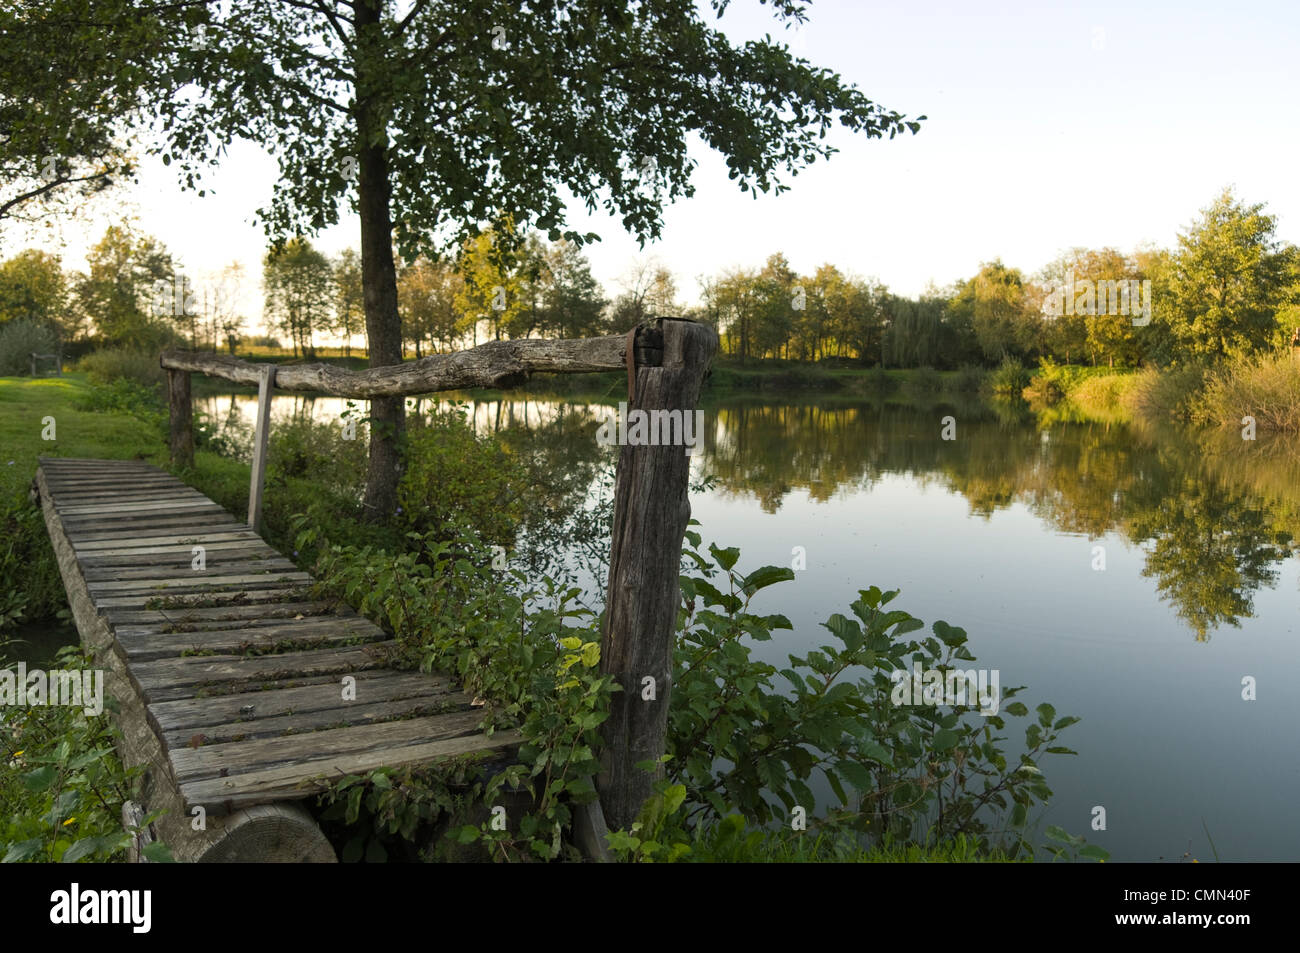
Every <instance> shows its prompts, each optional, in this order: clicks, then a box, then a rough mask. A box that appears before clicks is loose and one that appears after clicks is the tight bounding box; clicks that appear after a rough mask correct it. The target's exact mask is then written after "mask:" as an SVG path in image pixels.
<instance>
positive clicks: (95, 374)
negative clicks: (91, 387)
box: [77, 347, 167, 391]
mask: <svg viewBox="0 0 1300 953" xmlns="http://www.w3.org/2000/svg"><path fill="white" fill-rule="evenodd" d="M77 370H78V371H81V372H82V373H84V374H85V375H86V377H87V379H88V380H90V381H91V382H92V383H95V384H111V383H113V382H114V381H117V380H129V381H134V382H135V383H137V384H143V385H145V386H147V387H152V388H156V389H158V390H159V391H161V390H162V386H163V382H164V381H165V380H166V379H167V372H166V371H164V370H163V369H162V366H161V365H160V364H159V363H158V354H157V353H156V352H152V351H143V350H139V349H137V348H129V347H108V348H102V349H100V350H98V351H92V352H91V353H90V354H87V355H86V356H85V357H83V358H82V359H81V360H80V361H78V362H77Z"/></svg>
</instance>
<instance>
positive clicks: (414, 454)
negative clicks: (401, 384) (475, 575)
mask: <svg viewBox="0 0 1300 953" xmlns="http://www.w3.org/2000/svg"><path fill="white" fill-rule="evenodd" d="M414 422H415V421H414V419H413V423H414ZM526 485H527V475H526V473H525V471H524V468H523V467H522V466H521V465H520V464H519V463H518V461H517V460H515V459H514V458H513V457H512V456H511V455H510V454H508V453H507V452H506V451H505V449H504V448H503V447H502V446H501V445H500V444H499V443H498V442H497V441H496V440H495V439H492V438H486V437H479V436H478V435H476V434H475V433H474V428H473V427H472V426H471V425H470V423H469V422H468V421H467V419H466V410H465V407H464V405H459V404H449V405H446V406H443V407H439V408H435V409H434V410H433V411H432V412H431V413H430V414H429V416H428V417H427V418H425V419H424V421H423V425H422V426H421V425H416V426H412V427H410V428H409V429H408V431H407V435H406V464H405V468H404V472H403V474H402V478H401V481H400V482H399V483H398V486H397V502H398V505H399V506H400V508H401V511H400V512H399V513H397V514H396V519H397V522H398V523H399V524H400V525H402V526H403V527H404V528H405V529H406V530H407V531H409V532H415V533H421V534H423V533H429V532H433V533H435V534H440V535H441V534H444V533H450V532H451V529H450V528H451V527H454V526H459V525H461V524H462V523H463V524H466V525H469V526H472V527H474V529H475V531H476V532H477V533H478V535H479V536H482V537H483V538H484V539H485V540H487V541H488V542H489V543H493V544H498V545H505V546H509V545H511V544H512V543H513V541H514V536H515V530H516V529H517V528H518V526H519V523H520V522H521V521H522V519H523V517H524V501H523V499H522V497H521V495H520V493H519V492H518V488H519V487H521V486H526Z"/></svg>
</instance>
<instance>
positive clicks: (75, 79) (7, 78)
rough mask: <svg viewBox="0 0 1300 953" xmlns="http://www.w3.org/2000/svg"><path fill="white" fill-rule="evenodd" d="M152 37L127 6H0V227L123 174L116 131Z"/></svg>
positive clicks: (36, 0) (40, 0)
mask: <svg viewBox="0 0 1300 953" xmlns="http://www.w3.org/2000/svg"><path fill="white" fill-rule="evenodd" d="M106 24H108V25H109V26H108V29H105V25H106ZM161 29H162V26H161V24H160V21H159V20H158V19H157V18H156V17H155V16H153V15H152V14H151V13H150V11H149V10H148V9H147V8H146V5H143V4H138V3H131V2H129V0H56V2H46V0H16V2H6V3H4V4H2V5H0V224H4V223H5V222H7V221H11V220H14V221H20V222H31V221H34V220H37V219H40V218H43V217H45V216H47V215H49V214H50V213H55V212H60V211H62V212H68V211H75V210H76V208H77V207H78V206H79V205H80V203H81V202H82V201H84V199H85V198H86V197H88V196H91V195H94V194H96V193H99V192H102V191H103V190H105V189H107V188H108V187H109V186H111V185H112V184H113V183H114V182H116V181H120V180H122V179H125V178H128V177H130V176H131V175H132V174H133V166H134V163H133V160H132V158H131V156H130V155H129V153H128V151H127V149H126V148H125V145H124V136H123V130H124V126H125V124H126V123H127V122H128V121H129V120H131V119H132V118H133V117H134V118H138V110H139V106H140V97H139V84H140V82H141V80H142V79H143V74H142V72H141V70H143V69H146V68H147V63H148V60H149V57H150V56H151V54H152V51H155V50H157V49H158V48H159V45H160V44H161V43H162V42H164V37H163V36H162V33H161Z"/></svg>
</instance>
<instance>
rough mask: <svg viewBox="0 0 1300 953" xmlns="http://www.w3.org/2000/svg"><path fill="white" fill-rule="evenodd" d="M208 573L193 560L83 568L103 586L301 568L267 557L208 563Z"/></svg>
mask: <svg viewBox="0 0 1300 953" xmlns="http://www.w3.org/2000/svg"><path fill="white" fill-rule="evenodd" d="M204 565H205V567H206V568H204V569H195V568H193V564H192V562H191V561H190V560H186V561H185V562H178V561H172V562H168V563H159V562H157V561H154V560H149V559H142V560H138V561H137V562H135V563H133V564H129V565H125V566H108V567H100V568H98V569H93V568H91V567H89V566H83V567H82V573H83V574H84V575H85V577H86V581H87V582H93V583H99V582H107V581H111V580H115V579H117V580H131V579H150V578H158V579H192V580H195V581H202V580H203V579H204V578H205V577H208V576H215V575H221V576H235V575H242V574H252V573H266V572H293V571H298V567H297V566H295V565H294V564H293V563H291V562H290V561H289V560H287V559H285V558H284V557H283V556H263V557H262V558H260V559H249V558H247V557H244V558H243V559H228V560H222V559H205V561H204Z"/></svg>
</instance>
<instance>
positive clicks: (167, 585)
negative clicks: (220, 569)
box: [86, 569, 311, 595]
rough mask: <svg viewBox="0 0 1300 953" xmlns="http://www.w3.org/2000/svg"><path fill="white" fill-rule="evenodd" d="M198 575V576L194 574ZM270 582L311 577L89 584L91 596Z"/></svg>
mask: <svg viewBox="0 0 1300 953" xmlns="http://www.w3.org/2000/svg"><path fill="white" fill-rule="evenodd" d="M192 575H197V574H192ZM268 580H273V581H276V582H310V581H311V576H309V575H307V574H306V573H305V572H301V571H299V570H296V569H295V570H291V571H288V572H274V573H273V572H267V573H238V574H233V575H228V576H213V575H205V576H204V577H203V578H202V579H197V580H196V579H192V578H187V577H181V578H179V579H176V578H170V579H168V578H149V579H128V580H125V581H123V582H87V584H86V588H87V589H89V590H90V592H91V595H94V594H95V593H96V592H123V591H132V590H146V589H159V590H164V589H178V588H180V589H184V588H191V587H201V586H254V585H257V584H258V583H264V582H267V581H268Z"/></svg>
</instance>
